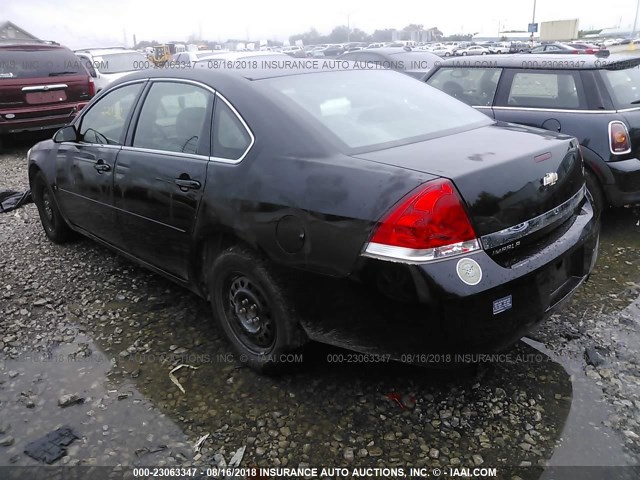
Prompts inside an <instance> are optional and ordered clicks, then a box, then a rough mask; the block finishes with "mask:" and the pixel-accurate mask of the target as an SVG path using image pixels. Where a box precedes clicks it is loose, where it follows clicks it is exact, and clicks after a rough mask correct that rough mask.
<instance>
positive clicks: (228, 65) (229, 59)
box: [192, 50, 291, 70]
mask: <svg viewBox="0 0 640 480" xmlns="http://www.w3.org/2000/svg"><path fill="white" fill-rule="evenodd" d="M290 59H291V57H290V56H289V55H287V54H286V53H282V52H269V51H261V50H245V51H233V52H230V51H226V52H216V53H215V54H213V55H209V56H207V57H205V58H201V59H200V60H198V61H196V62H194V63H193V65H192V68H193V69H206V70H235V69H238V68H241V69H243V68H246V65H247V62H256V63H257V64H260V67H261V68H264V67H262V62H267V61H269V60H280V61H282V60H290ZM265 65H266V64H265Z"/></svg>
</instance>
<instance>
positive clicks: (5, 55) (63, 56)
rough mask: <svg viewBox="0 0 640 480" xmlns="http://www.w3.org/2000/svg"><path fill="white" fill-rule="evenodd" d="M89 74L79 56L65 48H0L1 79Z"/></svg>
mask: <svg viewBox="0 0 640 480" xmlns="http://www.w3.org/2000/svg"><path fill="white" fill-rule="evenodd" d="M65 75H87V71H86V70H85V69H84V67H83V66H82V64H81V63H80V61H79V60H78V58H77V57H76V56H75V55H74V54H73V53H72V52H71V51H70V50H66V49H63V48H51V49H49V48H48V49H43V50H31V49H13V48H0V80H3V79H10V78H40V77H59V76H65Z"/></svg>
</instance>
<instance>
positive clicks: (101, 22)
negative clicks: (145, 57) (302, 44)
mask: <svg viewBox="0 0 640 480" xmlns="http://www.w3.org/2000/svg"><path fill="white" fill-rule="evenodd" d="M533 3H534V2H533V0H451V1H450V0H445V1H443V0H437V1H428V0H401V1H397V2H389V1H380V2H375V0H374V1H371V0H368V1H367V0H321V1H314V2H309V1H302V0H297V1H293V0H276V1H264V0H261V1H257V0H226V1H225V0H215V1H211V0H210V1H195V0H180V1H176V0H156V1H152V2H150V1H144V0H105V1H102V2H101V1H95V0H94V1H88V2H87V1H79V0H20V1H19V0H0V20H11V21H12V22H13V23H15V24H17V25H18V26H20V27H22V28H24V29H25V30H27V31H29V32H31V33H32V34H34V35H36V36H37V37H40V38H42V39H46V40H56V41H58V42H60V43H63V44H65V45H67V46H69V47H71V48H82V47H90V46H99V45H122V44H123V43H124V42H125V38H126V42H127V44H128V45H132V43H133V35H134V34H135V35H136V38H137V40H138V41H141V40H158V41H161V42H164V41H169V40H176V41H186V40H187V39H188V38H189V36H191V35H195V36H196V37H197V36H201V38H203V39H205V40H222V41H224V40H226V39H228V38H236V39H247V38H250V39H252V40H260V39H274V40H280V41H282V40H285V39H287V38H288V37H289V35H292V34H295V33H301V32H304V31H307V30H309V29H310V28H311V27H314V28H316V29H317V30H318V31H319V32H320V33H322V34H326V33H329V32H330V31H331V29H332V28H333V27H335V26H337V25H340V24H343V25H346V24H347V17H349V19H350V24H351V27H352V28H354V27H355V28H360V29H362V30H365V31H366V32H368V33H371V32H373V30H375V29H378V28H380V29H382V28H398V29H401V28H403V27H404V26H406V25H408V24H409V23H417V24H422V25H424V26H425V27H427V28H428V27H438V28H440V30H442V31H443V32H444V33H445V35H450V34H455V33H475V32H483V33H488V34H497V31H498V28H501V29H503V30H516V29H518V30H526V28H527V23H529V22H530V21H531V18H532V14H533ZM636 3H637V1H636V0H607V1H602V0H598V1H596V0H562V1H560V0H537V11H536V21H537V22H541V21H548V20H565V19H571V18H576V17H577V18H579V19H580V28H581V29H591V28H605V27H617V26H619V25H620V26H622V27H628V26H630V25H631V24H633V16H634V14H635V10H636ZM376 5H379V6H376ZM639 23H640V22H639Z"/></svg>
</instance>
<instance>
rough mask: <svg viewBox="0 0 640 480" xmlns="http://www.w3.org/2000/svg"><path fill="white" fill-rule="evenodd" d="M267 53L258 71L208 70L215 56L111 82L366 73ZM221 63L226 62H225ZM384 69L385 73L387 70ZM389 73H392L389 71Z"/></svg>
mask: <svg viewBox="0 0 640 480" xmlns="http://www.w3.org/2000/svg"><path fill="white" fill-rule="evenodd" d="M238 53H239V52H238ZM244 53H250V52H244ZM267 53H271V55H267V56H264V57H265V58H264V59H263V60H262V61H264V62H270V63H269V64H264V65H262V64H259V65H258V67H257V68H247V67H248V66H247V64H246V63H244V62H241V63H239V64H238V65H239V67H238V68H232V67H229V66H228V65H225V66H224V67H219V68H216V67H214V66H211V67H209V66H208V62H212V61H214V60H216V59H217V58H216V57H213V58H209V59H205V60H199V61H197V62H195V63H196V67H195V68H187V69H182V68H180V69H164V68H152V69H147V70H140V71H138V72H135V73H131V74H129V75H127V76H126V77H125V78H124V79H123V80H121V81H117V82H114V84H113V85H117V84H119V83H123V82H131V81H136V80H143V79H156V78H158V79H161V78H172V79H179V80H181V79H184V80H195V81H199V82H202V83H204V84H210V85H212V86H213V85H215V84H216V83H218V82H223V83H226V82H229V81H231V82H233V83H234V84H238V81H237V80H238V77H240V78H244V79H246V80H249V81H253V80H262V79H267V78H276V77H287V76H294V75H304V74H314V73H324V72H335V71H345V72H346V71H350V72H352V71H355V72H365V70H359V69H354V62H351V61H344V60H337V59H335V58H328V59H321V60H312V59H307V58H292V57H290V56H289V55H285V54H282V55H279V54H273V53H272V52H267ZM224 60H225V61H226V60H227V59H224ZM271 62H278V63H281V62H287V64H286V65H285V66H279V65H273V63H271ZM310 62H311V63H310ZM198 67H199V68H198ZM384 70H385V71H387V69H384ZM388 71H390V72H392V70H388ZM399 75H400V74H399Z"/></svg>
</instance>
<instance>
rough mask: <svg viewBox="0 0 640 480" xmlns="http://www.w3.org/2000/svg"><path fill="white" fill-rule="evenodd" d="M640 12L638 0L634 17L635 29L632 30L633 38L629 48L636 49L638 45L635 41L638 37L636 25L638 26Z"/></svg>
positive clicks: (639, 0)
mask: <svg viewBox="0 0 640 480" xmlns="http://www.w3.org/2000/svg"><path fill="white" fill-rule="evenodd" d="M639 12H640V0H636V14H635V15H634V17H633V30H632V31H631V38H630V39H629V40H631V41H630V42H629V50H635V48H636V46H635V43H633V41H634V40H635V38H636V27H637V26H638V13H639Z"/></svg>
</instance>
